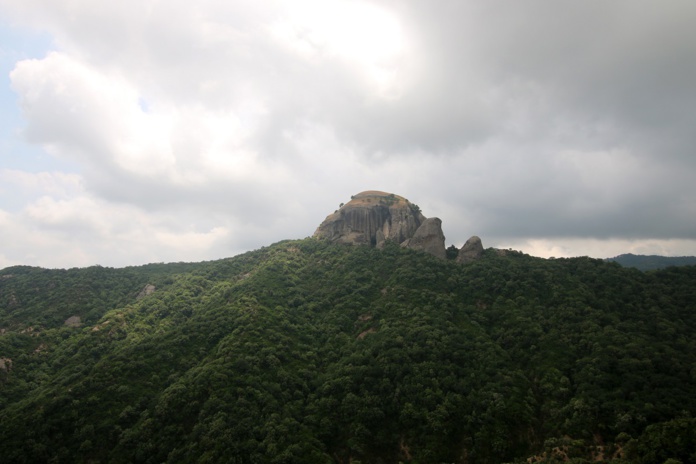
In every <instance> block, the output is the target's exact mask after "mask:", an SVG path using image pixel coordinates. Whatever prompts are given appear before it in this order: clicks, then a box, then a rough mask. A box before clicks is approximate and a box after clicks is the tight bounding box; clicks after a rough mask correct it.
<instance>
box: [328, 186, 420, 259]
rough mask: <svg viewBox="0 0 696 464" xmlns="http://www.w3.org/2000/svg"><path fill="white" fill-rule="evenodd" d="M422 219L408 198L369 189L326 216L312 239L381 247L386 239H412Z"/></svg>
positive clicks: (399, 241)
mask: <svg viewBox="0 0 696 464" xmlns="http://www.w3.org/2000/svg"><path fill="white" fill-rule="evenodd" d="M424 220H425V216H423V215H422V214H421V212H420V210H419V209H418V207H417V206H415V205H414V204H412V203H411V202H409V201H408V200H407V199H405V198H403V197H400V196H398V195H394V194H391V193H386V192H379V191H376V190H369V191H366V192H362V193H359V194H357V195H354V196H353V197H352V199H351V201H349V202H348V203H346V204H345V205H343V206H341V207H340V208H339V209H338V211H336V212H335V213H333V214H330V215H329V216H327V217H326V219H324V222H322V223H321V225H319V227H318V228H317V230H316V232H314V237H315V238H321V239H326V240H330V241H332V242H335V243H346V244H351V245H371V246H379V247H382V246H384V243H385V242H386V241H387V240H392V241H394V242H396V243H402V242H403V241H404V240H406V239H408V238H411V237H413V234H415V232H416V230H418V227H420V225H421V224H422V223H423V221H424Z"/></svg>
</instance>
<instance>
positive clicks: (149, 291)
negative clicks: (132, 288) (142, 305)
mask: <svg viewBox="0 0 696 464" xmlns="http://www.w3.org/2000/svg"><path fill="white" fill-rule="evenodd" d="M155 290H156V288H155V286H154V285H152V284H147V285H145V286H144V287H143V289H142V290H140V293H138V295H137V296H136V297H135V299H136V300H140V299H143V298H145V297H146V296H148V295H152V294H153V293H155Z"/></svg>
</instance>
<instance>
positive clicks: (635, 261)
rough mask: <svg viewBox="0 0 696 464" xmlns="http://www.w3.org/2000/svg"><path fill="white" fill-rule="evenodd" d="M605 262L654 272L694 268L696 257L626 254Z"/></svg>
mask: <svg viewBox="0 0 696 464" xmlns="http://www.w3.org/2000/svg"><path fill="white" fill-rule="evenodd" d="M607 261H614V262H617V263H619V264H621V265H622V266H624V267H635V268H636V269H640V270H641V271H654V270H656V269H664V268H666V267H670V266H696V256H657V255H634V254H632V253H626V254H623V255H619V256H615V257H613V258H607Z"/></svg>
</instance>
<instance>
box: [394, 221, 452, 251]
mask: <svg viewBox="0 0 696 464" xmlns="http://www.w3.org/2000/svg"><path fill="white" fill-rule="evenodd" d="M402 246H405V247H407V248H411V249H414V250H421V251H424V252H426V253H430V254H431V255H433V256H436V257H438V258H441V259H445V258H446V256H447V252H446V251H445V234H444V233H443V232H442V221H441V220H440V218H428V219H426V220H425V221H423V223H422V224H421V226H420V227H419V228H418V230H416V232H415V233H414V234H413V237H411V238H410V239H407V240H405V241H404V242H403V243H402Z"/></svg>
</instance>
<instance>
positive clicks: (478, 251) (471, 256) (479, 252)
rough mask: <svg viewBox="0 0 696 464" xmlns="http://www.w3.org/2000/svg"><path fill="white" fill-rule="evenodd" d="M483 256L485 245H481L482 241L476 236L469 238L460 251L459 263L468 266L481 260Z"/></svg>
mask: <svg viewBox="0 0 696 464" xmlns="http://www.w3.org/2000/svg"><path fill="white" fill-rule="evenodd" d="M481 256H483V244H482V243H481V239H480V238H478V237H477V236H476V235H474V236H473V237H471V238H469V240H467V241H466V243H465V244H464V245H463V246H462V248H461V249H460V250H459V254H458V255H457V262H458V263H460V264H467V263H470V262H472V261H476V260H477V259H480V258H481Z"/></svg>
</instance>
